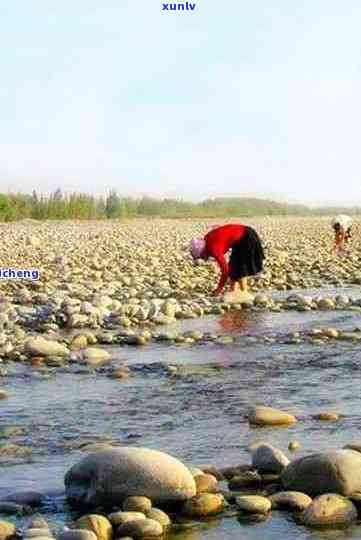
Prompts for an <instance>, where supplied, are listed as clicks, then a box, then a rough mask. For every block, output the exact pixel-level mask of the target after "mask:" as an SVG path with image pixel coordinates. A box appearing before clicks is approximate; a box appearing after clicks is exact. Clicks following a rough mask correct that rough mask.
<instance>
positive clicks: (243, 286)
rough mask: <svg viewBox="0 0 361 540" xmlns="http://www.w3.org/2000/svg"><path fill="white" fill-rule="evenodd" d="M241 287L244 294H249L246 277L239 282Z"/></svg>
mask: <svg viewBox="0 0 361 540" xmlns="http://www.w3.org/2000/svg"><path fill="white" fill-rule="evenodd" d="M239 286H240V289H241V291H242V292H248V281H247V278H246V277H243V278H241V279H240V280H239Z"/></svg>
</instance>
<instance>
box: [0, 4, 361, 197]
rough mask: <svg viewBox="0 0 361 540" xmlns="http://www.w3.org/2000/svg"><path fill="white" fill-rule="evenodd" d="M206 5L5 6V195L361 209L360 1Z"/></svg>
mask: <svg viewBox="0 0 361 540" xmlns="http://www.w3.org/2000/svg"><path fill="white" fill-rule="evenodd" d="M192 1H193V2H195V3H196V8H195V10H194V11H193V12H192V11H188V12H187V11H184V12H174V11H162V2H158V1H157V0H101V1H100V0H7V1H5V0H4V1H3V2H1V7H0V45H1V49H0V50H1V52H0V65H1V84H0V119H1V121H0V191H7V190H11V191H23V192H31V191H32V190H33V189H37V190H38V191H39V192H50V191H52V190H54V189H55V188H56V187H58V186H60V187H62V189H63V190H64V191H84V192H90V193H97V194H99V193H106V192H107V191H108V190H109V189H111V188H115V189H117V191H118V193H119V194H124V195H134V196H139V195H143V194H147V195H153V196H179V197H183V198H186V199H192V200H199V199H202V198H205V197H209V196H229V195H232V196H233V195H234V196H242V195H250V194H251V195H259V196H273V197H274V198H278V199H279V198H282V199H288V200H290V201H292V202H305V203H324V204H329V203H338V204H358V205H361V121H360V120H361V32H360V21H361V2H360V0H348V1H347V2H341V1H340V0H303V1H302V2H296V1H290V0H247V2H246V1H244V0H222V1H221V0H198V1H197V0H192ZM172 3H173V2H172ZM177 3H178V2H177Z"/></svg>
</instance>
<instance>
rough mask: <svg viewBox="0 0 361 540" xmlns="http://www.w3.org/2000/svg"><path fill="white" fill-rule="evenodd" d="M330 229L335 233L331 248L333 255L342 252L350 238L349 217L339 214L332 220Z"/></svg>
mask: <svg viewBox="0 0 361 540" xmlns="http://www.w3.org/2000/svg"><path fill="white" fill-rule="evenodd" d="M331 225H332V228H333V230H334V232H335V240H334V244H333V247H332V254H333V255H335V254H336V253H338V252H340V251H344V249H345V246H346V245H347V243H348V242H349V240H350V238H351V227H352V219H351V218H350V217H349V216H346V215H344V214H340V215H339V216H336V217H334V218H333V219H332V222H331Z"/></svg>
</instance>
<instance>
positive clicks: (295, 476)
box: [281, 450, 361, 496]
mask: <svg viewBox="0 0 361 540" xmlns="http://www.w3.org/2000/svg"><path fill="white" fill-rule="evenodd" d="M281 482H282V485H283V486H284V487H285V488H286V489H287V490H292V491H301V492H302V493H306V494H307V495H310V496H316V495H321V494H323V493H339V494H341V495H350V494H351V493H353V492H356V491H361V454H360V453H358V452H356V451H354V450H334V451H332V452H327V453H324V454H312V455H311V456H306V457H304V458H300V459H297V460H295V461H292V462H291V463H290V464H289V465H288V467H286V469H285V470H284V471H283V473H282V474H281Z"/></svg>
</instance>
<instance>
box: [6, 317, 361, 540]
mask: <svg viewBox="0 0 361 540" xmlns="http://www.w3.org/2000/svg"><path fill="white" fill-rule="evenodd" d="M360 323H361V315H360V314H359V313H355V312H351V311H333V312H307V313H298V312H286V313H279V314H278V313H269V312H257V313H255V312H246V311H243V312H238V313H237V312H232V313H230V312H228V313H226V314H225V315H222V316H220V317H212V318H208V319H200V320H192V321H184V322H181V323H178V324H177V328H178V329H182V330H185V329H188V328H192V329H195V328H197V329H201V330H203V331H209V332H215V333H218V334H219V333H222V332H223V333H226V334H232V335H233V336H234V337H235V338H236V343H234V344H231V345H220V344H214V343H207V344H199V345H193V346H191V347H189V346H184V345H169V344H163V343H159V344H152V345H149V346H147V347H144V348H134V347H121V348H119V347H110V348H109V350H110V351H111V352H112V354H113V355H114V360H113V364H115V365H117V364H119V365H124V364H126V365H129V366H130V369H131V371H132V376H131V377H129V378H128V379H126V380H121V381H119V380H113V379H109V378H108V377H107V376H106V370H102V369H101V370H98V371H97V372H89V371H86V370H83V372H82V373H77V374H74V373H69V372H66V371H65V370H64V371H60V370H55V369H49V368H45V369H37V370H34V369H33V370H31V371H30V368H24V367H23V366H20V365H15V364H14V365H10V366H8V369H9V374H8V376H6V377H4V378H3V384H2V387H3V388H5V389H7V390H8V391H9V392H11V397H10V398H9V399H7V400H3V401H1V402H0V407H1V423H0V425H1V428H3V427H4V426H14V425H16V426H21V427H22V428H23V430H24V433H23V434H20V435H18V436H15V437H12V438H11V439H9V440H6V441H5V440H4V442H6V443H9V442H11V443H15V444H19V445H25V446H30V447H31V448H32V449H33V454H32V457H31V460H29V459H28V458H25V459H20V460H17V461H14V460H7V461H5V460H4V458H1V459H2V460H3V461H2V474H1V480H0V494H6V493H7V492H9V491H14V490H25V489H38V490H40V491H46V492H48V493H51V496H50V497H49V506H48V508H47V513H48V514H49V515H48V518H49V520H50V521H53V522H55V523H62V522H64V521H69V520H70V519H71V513H70V512H69V511H68V510H67V508H66V507H64V504H63V499H62V497H61V494H60V493H61V491H62V489H63V477H64V473H65V472H66V470H67V469H68V468H69V467H70V466H71V465H72V464H73V463H75V462H76V461H78V460H79V459H80V458H81V457H82V456H84V453H82V452H81V450H80V446H81V445H82V444H85V443H87V442H94V441H97V440H101V441H104V440H112V441H113V442H114V441H116V442H118V443H120V444H123V445H130V446H146V447H150V448H157V449H160V450H164V451H166V452H169V453H171V454H173V455H175V456H177V457H179V458H180V459H181V460H183V461H184V462H186V463H187V464H193V465H202V464H213V465H216V466H226V465H233V464H239V463H247V462H249V461H250V455H249V453H248V451H247V447H248V445H249V443H250V442H251V441H255V440H260V439H262V440H264V441H268V442H271V443H272V444H274V445H275V446H278V447H280V448H281V449H282V450H283V451H285V452H286V454H288V455H289V456H290V457H296V456H301V455H303V454H305V453H310V452H314V451H317V450H327V449H331V448H340V447H342V446H343V445H344V444H346V443H348V442H350V441H352V440H355V439H358V438H360V437H359V433H360V426H361V413H360V398H359V388H360V383H361V370H360V368H359V363H360V352H361V344H360V343H348V342H338V343H328V344H326V345H322V346H317V345H314V344H313V345H311V344H305V343H303V344H300V345H291V344H289V345H280V344H265V343H261V342H258V343H250V342H249V340H247V336H257V335H262V336H264V335H284V334H287V333H290V332H293V331H298V330H304V329H307V328H309V327H315V326H334V325H336V326H337V327H338V328H339V327H343V328H346V329H353V328H354V327H355V326H359V325H360ZM167 365H175V366H178V374H177V375H176V376H170V374H169V371H168V370H167ZM257 403H259V404H265V405H271V406H275V407H279V408H283V409H286V410H288V411H290V412H293V413H294V414H295V415H296V416H297V417H298V419H299V422H298V423H297V424H295V425H294V426H291V427H288V428H262V429H260V428H250V427H249V425H248V422H247V420H246V418H245V415H246V413H247V410H248V407H249V406H250V405H253V404H257ZM320 410H334V411H337V412H341V413H342V414H343V417H342V419H341V420H340V421H338V422H336V423H327V422H326V423H324V422H319V421H315V420H313V419H312V417H311V416H312V414H313V413H315V412H319V411H320ZM291 440H298V441H299V442H300V443H301V450H300V451H299V452H297V453H295V454H293V455H292V454H290V453H289V452H288V450H287V446H288V443H289V441H291ZM57 492H59V495H58V496H57V495H56V493H57ZM20 524H21V523H20ZM265 535H266V537H267V538H268V539H271V540H273V539H277V540H279V539H280V538H282V539H286V540H287V539H290V540H291V539H293V538H299V539H302V540H303V539H311V538H312V539H315V538H328V539H332V538H342V539H351V538H360V537H361V525H360V526H355V527H353V528H351V529H348V530H347V531H333V532H324V533H319V532H313V531H308V530H307V529H305V528H303V527H301V526H299V525H297V524H296V523H295V522H294V521H293V519H292V517H291V516H289V515H287V514H285V513H279V512H275V513H273V515H272V517H271V518H270V519H268V520H267V521H266V522H263V523H256V524H249V523H248V524H247V523H239V522H238V521H237V519H236V518H235V517H233V518H227V519H223V520H217V521H210V522H207V523H204V524H203V525H202V526H200V527H199V528H197V529H195V530H193V529H192V531H188V532H187V533H182V534H173V535H172V536H171V538H172V539H173V538H174V539H180V540H213V539H216V538H217V539H219V538H222V539H225V540H228V539H231V538H247V539H248V538H249V539H260V538H262V537H264V536H265Z"/></svg>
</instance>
